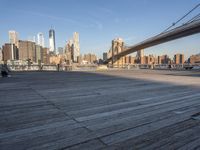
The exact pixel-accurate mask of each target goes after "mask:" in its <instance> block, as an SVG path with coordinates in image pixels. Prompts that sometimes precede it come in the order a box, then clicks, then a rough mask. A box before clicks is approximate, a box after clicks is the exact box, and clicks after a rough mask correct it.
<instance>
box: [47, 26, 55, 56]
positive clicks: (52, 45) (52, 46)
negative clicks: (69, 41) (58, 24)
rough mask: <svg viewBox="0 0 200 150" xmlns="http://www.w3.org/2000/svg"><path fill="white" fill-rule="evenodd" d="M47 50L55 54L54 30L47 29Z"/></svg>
mask: <svg viewBox="0 0 200 150" xmlns="http://www.w3.org/2000/svg"><path fill="white" fill-rule="evenodd" d="M49 51H50V52H54V53H55V54H56V43H55V31H54V30H53V29H50V30H49Z"/></svg>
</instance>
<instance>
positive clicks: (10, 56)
mask: <svg viewBox="0 0 200 150" xmlns="http://www.w3.org/2000/svg"><path fill="white" fill-rule="evenodd" d="M2 56H3V61H4V62H5V63H6V62H7V61H8V60H18V59H19V54H18V48H17V46H15V44H11V43H6V44H4V45H3V49H2Z"/></svg>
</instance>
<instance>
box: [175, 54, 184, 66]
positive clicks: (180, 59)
mask: <svg viewBox="0 0 200 150" xmlns="http://www.w3.org/2000/svg"><path fill="white" fill-rule="evenodd" d="M184 61H185V60H184V54H176V55H174V62H175V64H183V63H184Z"/></svg>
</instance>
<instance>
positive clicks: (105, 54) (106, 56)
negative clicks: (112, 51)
mask: <svg viewBox="0 0 200 150" xmlns="http://www.w3.org/2000/svg"><path fill="white" fill-rule="evenodd" d="M107 59H108V53H106V52H105V53H103V61H106V60H107Z"/></svg>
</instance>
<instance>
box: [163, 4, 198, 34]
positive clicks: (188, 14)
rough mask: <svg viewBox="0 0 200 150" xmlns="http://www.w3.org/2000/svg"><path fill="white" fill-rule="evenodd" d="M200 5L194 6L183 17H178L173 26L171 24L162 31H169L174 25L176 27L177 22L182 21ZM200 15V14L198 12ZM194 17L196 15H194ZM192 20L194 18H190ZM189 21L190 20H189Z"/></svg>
mask: <svg viewBox="0 0 200 150" xmlns="http://www.w3.org/2000/svg"><path fill="white" fill-rule="evenodd" d="M199 6H200V3H199V4H197V5H196V6H195V7H194V8H192V9H191V10H190V11H189V12H188V13H186V14H185V15H184V16H183V17H181V18H180V19H178V20H177V21H176V22H174V23H172V25H171V26H169V27H168V28H167V29H165V30H164V31H163V32H162V33H165V32H167V31H168V30H169V29H171V28H172V27H174V26H175V25H176V24H177V23H179V22H180V21H182V20H183V19H184V18H186V17H187V16H188V15H189V14H191V13H192V12H193V11H194V10H195V9H197V8H198V7H199ZM198 15H200V14H198ZM198 15H196V16H195V17H197V16H198ZM193 19H194V17H193ZM191 21H192V19H191V20H190V22H191ZM187 23H189V22H187Z"/></svg>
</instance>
